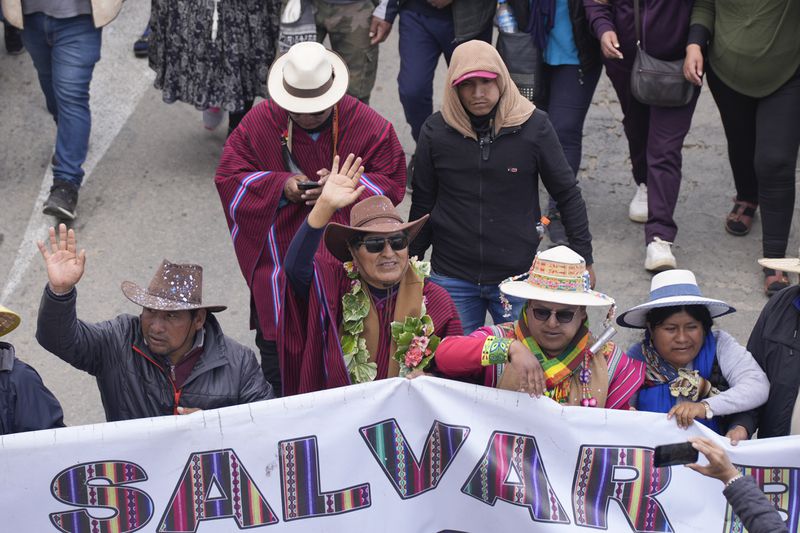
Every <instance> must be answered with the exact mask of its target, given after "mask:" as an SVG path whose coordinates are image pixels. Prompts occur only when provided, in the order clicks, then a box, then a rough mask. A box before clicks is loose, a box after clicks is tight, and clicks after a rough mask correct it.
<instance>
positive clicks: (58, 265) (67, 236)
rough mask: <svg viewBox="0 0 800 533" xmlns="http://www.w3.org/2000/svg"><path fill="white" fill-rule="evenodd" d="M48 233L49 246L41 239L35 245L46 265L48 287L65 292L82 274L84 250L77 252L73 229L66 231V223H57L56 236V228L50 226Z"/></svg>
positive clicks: (84, 263) (75, 283)
mask: <svg viewBox="0 0 800 533" xmlns="http://www.w3.org/2000/svg"><path fill="white" fill-rule="evenodd" d="M49 234H50V240H49V246H47V245H46V244H45V243H44V242H42V241H38V242H37V243H36V245H37V246H38V247H39V251H40V252H41V254H42V257H43V258H44V264H45V266H46V267H47V279H48V281H49V282H50V289H51V290H52V291H53V292H55V293H57V294H65V293H68V292H69V291H71V290H72V288H73V287H74V286H75V285H77V283H78V282H79V281H80V279H81V276H83V271H84V268H85V266H86V251H85V250H81V251H80V252H78V248H77V241H76V239H75V230H73V229H70V230H69V231H67V226H66V224H59V226H58V236H56V229H55V228H54V227H52V226H50V230H49Z"/></svg>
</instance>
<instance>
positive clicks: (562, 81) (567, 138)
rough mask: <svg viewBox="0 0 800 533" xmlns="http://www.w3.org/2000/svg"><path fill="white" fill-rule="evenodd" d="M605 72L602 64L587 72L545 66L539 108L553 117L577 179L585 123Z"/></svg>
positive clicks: (569, 66)
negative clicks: (601, 76)
mask: <svg viewBox="0 0 800 533" xmlns="http://www.w3.org/2000/svg"><path fill="white" fill-rule="evenodd" d="M602 71H603V66H602V65H600V64H598V65H597V66H596V67H594V68H591V69H589V70H587V71H585V72H581V68H580V66H578V65H555V66H551V65H545V66H544V87H545V94H544V98H540V99H539V100H537V101H536V106H537V107H539V108H541V109H544V110H545V111H547V113H548V115H550V122H551V123H552V124H553V129H554V130H556V135H558V140H559V142H560V143H561V147H562V148H563V149H564V155H565V156H566V158H567V163H569V166H570V168H572V172H573V173H574V174H575V175H576V176H577V175H578V169H579V168H580V166H581V157H582V155H583V122H584V120H585V119H586V113H587V112H588V111H589V106H590V105H591V103H592V96H594V90H595V88H596V87H597V82H598V81H599V80H600V73H601V72H602Z"/></svg>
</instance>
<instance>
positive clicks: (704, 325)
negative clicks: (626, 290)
mask: <svg viewBox="0 0 800 533" xmlns="http://www.w3.org/2000/svg"><path fill="white" fill-rule="evenodd" d="M735 311H736V310H735V309H734V308H733V307H731V306H730V305H728V304H727V303H725V302H723V301H722V300H715V299H713V298H706V297H704V296H703V295H702V293H701V292H700V288H699V287H698V286H697V280H696V279H695V276H694V274H693V273H692V272H691V271H689V270H670V271H667V272H661V273H660V274H656V275H655V276H653V280H652V282H651V284H650V298H649V299H648V301H647V302H646V303H643V304H640V305H637V306H635V307H633V308H631V309H629V310H628V311H625V312H624V313H622V314H621V315H620V316H619V317H618V318H617V323H618V324H619V325H620V326H624V327H626V328H638V329H644V330H645V333H644V338H643V339H642V341H641V342H637V343H636V344H634V345H633V346H631V347H630V348H629V349H628V355H629V356H630V357H631V358H634V359H638V360H640V361H643V362H644V363H645V364H646V365H647V375H646V377H645V382H644V385H643V386H642V388H641V389H640V390H639V394H638V397H637V398H636V408H637V409H639V410H641V411H653V412H661V413H667V416H668V417H669V418H672V417H674V418H675V419H676V421H677V423H678V425H679V426H680V427H682V428H686V427H688V426H689V425H690V424H691V423H692V421H693V420H695V419H696V420H698V422H701V423H702V424H705V425H706V426H708V427H710V428H711V429H713V430H714V431H716V432H717V433H720V434H722V435H727V436H728V437H730V438H731V440H733V441H739V440H742V439H747V438H749V435H748V434H747V431H746V430H745V428H744V427H743V426H742V425H740V424H739V423H737V422H736V419H735V417H727V415H734V414H736V413H741V412H744V411H748V410H750V409H753V408H755V407H758V406H759V405H761V404H763V403H764V402H765V401H766V400H767V395H768V394H769V381H768V380H767V376H766V375H765V374H764V372H763V371H762V370H761V369H760V368H759V367H758V364H756V362H755V360H754V359H753V356H752V355H751V354H750V352H748V351H747V349H746V348H745V347H744V346H742V345H740V344H739V343H738V342H737V341H736V339H734V338H733V337H732V336H731V335H729V334H728V333H726V332H724V331H721V330H714V331H712V330H711V326H712V325H713V319H714V318H717V317H721V316H723V315H727V314H729V313H733V312H735ZM720 417H722V420H720Z"/></svg>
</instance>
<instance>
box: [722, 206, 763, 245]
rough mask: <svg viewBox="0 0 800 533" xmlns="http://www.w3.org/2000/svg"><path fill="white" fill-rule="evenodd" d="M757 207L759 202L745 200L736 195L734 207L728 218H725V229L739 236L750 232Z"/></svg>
mask: <svg viewBox="0 0 800 533" xmlns="http://www.w3.org/2000/svg"><path fill="white" fill-rule="evenodd" d="M757 208H758V204H754V203H751V202H743V201H741V200H737V199H736V197H734V198H733V209H731V212H730V213H728V218H727V219H725V231H727V232H728V233H730V234H731V235H736V236H737V237H741V236H743V235H747V234H748V233H750V227H751V226H752V225H753V216H755V214H756V209H757Z"/></svg>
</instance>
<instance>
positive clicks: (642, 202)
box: [628, 183, 647, 224]
mask: <svg viewBox="0 0 800 533" xmlns="http://www.w3.org/2000/svg"><path fill="white" fill-rule="evenodd" d="M628 218H630V219H631V220H633V221H634V222H639V223H641V224H644V223H645V222H647V184H645V183H640V184H639V187H638V188H637V189H636V194H635V195H633V200H631V204H630V205H629V206H628Z"/></svg>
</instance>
